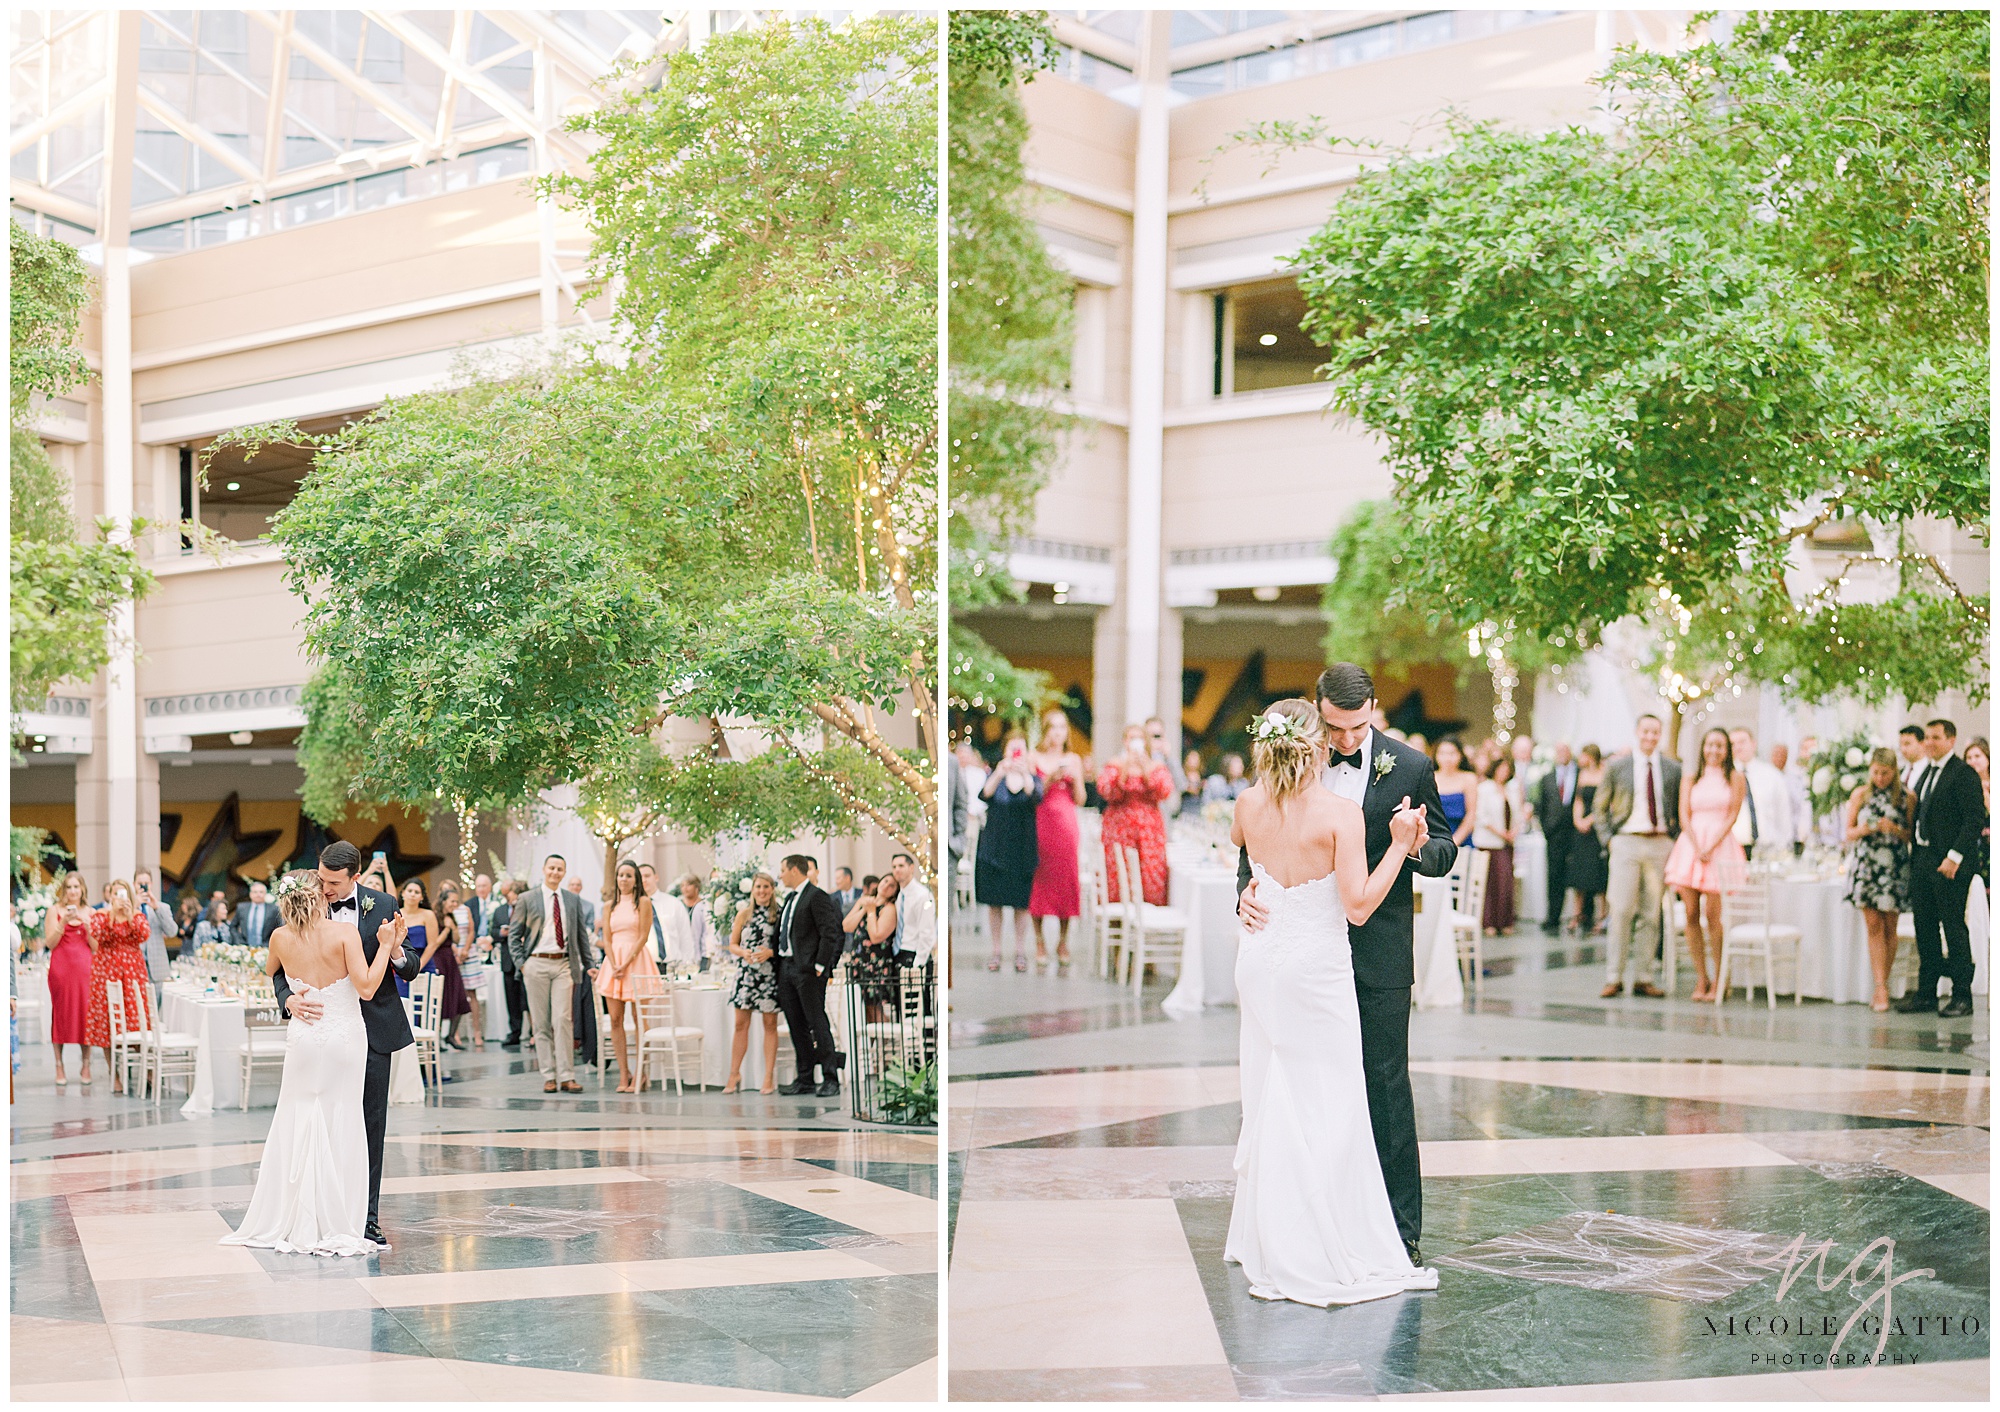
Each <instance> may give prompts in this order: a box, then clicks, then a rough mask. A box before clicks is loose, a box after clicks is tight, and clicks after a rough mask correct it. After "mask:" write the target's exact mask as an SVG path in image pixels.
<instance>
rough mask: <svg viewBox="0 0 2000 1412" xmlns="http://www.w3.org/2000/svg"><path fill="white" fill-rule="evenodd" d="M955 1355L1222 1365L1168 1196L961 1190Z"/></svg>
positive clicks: (1051, 1363) (956, 1361) (1005, 1362)
mask: <svg viewBox="0 0 2000 1412" xmlns="http://www.w3.org/2000/svg"><path fill="white" fill-rule="evenodd" d="M950 1287H951V1296H950V1298H951V1323H950V1330H951V1335H950V1336H951V1350H950V1356H949V1363H950V1366H951V1367H952V1368H953V1369H954V1370H958V1369H982V1368H983V1369H998V1368H1006V1369H1034V1368H1135V1367H1167V1366H1179V1365H1188V1364H1226V1363H1227V1361H1228V1360H1227V1358H1226V1357H1225V1355H1224V1353H1223V1349H1222V1341H1221V1339H1220V1338H1219V1337H1218V1336H1217V1334H1216V1331H1215V1321H1214V1319H1213V1318H1212V1316H1211V1315H1210V1314H1209V1309H1208V1300H1207V1297H1206V1295H1205V1294H1204V1293H1203V1290H1202V1285H1201V1277H1200V1275H1199V1273H1198V1272H1197V1270H1196V1268H1195V1263H1194V1255H1193V1252H1191V1251H1190V1250H1189V1249H1188V1245H1187V1237H1186V1235H1185V1234H1184V1233H1183V1231H1182V1229H1181V1224H1180V1218H1179V1215H1178V1213H1177V1212H1176V1210H1175V1208H1174V1204H1173V1203H1172V1202H1171V1201H1165V1200H1152V1201H984V1202H975V1201H966V1202H962V1203H961V1204H960V1206H959V1215H958V1230H957V1240H956V1242H955V1244H954V1247H953V1254H952V1267H951V1275H950Z"/></svg>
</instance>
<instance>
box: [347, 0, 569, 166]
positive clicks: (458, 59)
mask: <svg viewBox="0 0 2000 1412" xmlns="http://www.w3.org/2000/svg"><path fill="white" fill-rule="evenodd" d="M363 13H365V14H366V15H367V16H368V19H369V21H370V22H371V23H374V24H379V25H381V26H382V27H383V28H384V29H386V30H388V31H389V32H390V33H391V34H393V35H395V36H396V37H397V38H398V39H400V40H402V41H403V42H404V43H405V44H407V45H409V46H410V47H411V48H412V49H414V50H416V51H417V52H418V53H419V54H422V55H423V56H424V57H425V58H426V59H429V60H430V61H431V62H432V63H434V64H436V65H437V66H438V67H439V68H441V69H443V70H444V71H445V72H446V74H448V75H451V76H455V77H456V78H457V80H458V82H459V84H460V86H462V87H464V88H466V89H467V90H469V91H470V92H472V93H476V94H477V95H479V97H481V98H482V99H484V100H485V101H486V102H487V103H489V104H491V105H492V107H493V110H494V111H495V112H497V113H500V114H501V115H502V116H504V117H507V118H510V119H512V120H513V121H515V122H517V123H519V124H520V125H521V127H522V128H523V129H524V130H525V131H527V132H531V133H533V132H539V131H540V125H539V124H537V123H536V122H535V119H534V116H533V115H532V114H530V113H529V112H528V111H527V110H526V109H525V108H523V107H522V106H521V105H520V104H519V103H518V102H516V101H515V100H514V96H513V95H512V94H511V93H509V92H507V90H506V89H504V88H502V87H501V86H500V85H499V84H497V83H495V82H494V81H493V80H492V79H491V78H489V77H488V76H487V75H485V74H483V73H481V72H480V71H479V70H478V69H475V68H473V67H472V66H471V65H469V64H467V63H466V62H465V59H464V58H463V56H462V55H458V54H452V53H449V52H447V51H445V50H443V49H440V48H438V45H437V41H436V40H434V39H432V38H431V37H430V36H429V35H428V34H425V33H424V32H423V31H422V30H420V29H418V28H417V27H416V26H415V25H413V24H410V23H409V22H408V21H407V20H405V19H404V18H403V17H402V16H400V15H393V14H389V13H388V12H386V11H382V10H367V11H364V12H363ZM460 13H465V14H467V15H468V26H469V23H470V21H469V14H470V12H460ZM457 37H458V36H457V30H456V28H455V27H454V30H453V35H452V38H453V42H454V44H456V41H457ZM550 140H551V141H554V142H556V143H557V144H558V145H559V146H561V147H563V149H564V150H565V151H567V152H569V153H570V154H571V155H572V156H581V155H582V153H581V151H580V150H579V149H577V148H576V146H575V144H573V143H567V142H563V141H562V140H561V139H560V138H559V137H558V136H557V135H556V134H555V133H551V134H550Z"/></svg>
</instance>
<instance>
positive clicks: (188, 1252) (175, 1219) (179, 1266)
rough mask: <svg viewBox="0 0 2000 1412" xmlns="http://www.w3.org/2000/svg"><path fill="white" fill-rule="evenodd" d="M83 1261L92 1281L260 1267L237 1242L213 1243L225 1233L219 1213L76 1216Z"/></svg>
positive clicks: (258, 1269)
mask: <svg viewBox="0 0 2000 1412" xmlns="http://www.w3.org/2000/svg"><path fill="white" fill-rule="evenodd" d="M72 1219H73V1220H74V1221H75V1224H76V1234H77V1239H78V1241H79V1243H80V1244H81V1245H82V1247H83V1258H84V1263H85V1264H87V1265H88V1266H89V1267H90V1275H91V1278H92V1279H94V1280H132V1279H164V1278H167V1277H169V1276H177V1275H178V1276H187V1275H235V1274H242V1275H252V1274H258V1273H260V1272H261V1271H262V1269H263V1267H262V1266H260V1265H259V1264H258V1263H257V1260H256V1257H255V1256H253V1255H252V1254H251V1253H250V1252H249V1251H248V1250H247V1249H245V1248H244V1247H242V1246H240V1245H221V1244H218V1242H219V1241H221V1239H222V1237H224V1236H226V1235H228V1234H229V1232H230V1226H229V1223H228V1222H227V1221H225V1220H223V1219H222V1214H221V1213H220V1212H218V1211H160V1212H150V1213H147V1214H144V1215H117V1216H110V1215H105V1216H76V1217H73V1218H72Z"/></svg>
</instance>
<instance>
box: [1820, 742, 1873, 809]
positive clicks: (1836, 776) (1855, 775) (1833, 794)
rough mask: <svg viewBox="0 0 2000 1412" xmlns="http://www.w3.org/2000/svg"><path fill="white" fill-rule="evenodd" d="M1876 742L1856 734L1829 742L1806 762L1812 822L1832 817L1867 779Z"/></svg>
mask: <svg viewBox="0 0 2000 1412" xmlns="http://www.w3.org/2000/svg"><path fill="white" fill-rule="evenodd" d="M1874 748H1875V743H1874V742H1873V741H1872V740H1870V739H1869V738H1868V734H1867V732H1865V731H1856V732H1854V733H1853V734H1852V735H1849V736H1847V737H1845V738H1844V739H1841V740H1834V741H1829V742H1827V743H1826V744H1825V745H1823V746H1821V747H1820V748H1819V749H1818V750H1817V751H1815V752H1814V753H1813V757H1812V758H1811V759H1810V760H1808V761H1806V783H1807V784H1808V785H1809V786H1810V799H1809V801H1808V802H1809V803H1810V805H1811V808H1812V814H1813V817H1814V818H1815V819H1823V818H1826V817H1827V816H1828V815H1830V814H1835V813H1838V812H1839V811H1840V809H1841V808H1842V807H1843V806H1845V805H1846V803H1847V799H1848V796H1849V795H1851V794H1853V793H1854V791H1855V790H1856V789H1858V788H1859V787H1860V786H1861V784H1862V782H1863V781H1865V780H1866V779H1867V778H1868V774H1867V769H1866V766H1867V764H1868V757H1869V754H1870V752H1871V751H1873V750H1874Z"/></svg>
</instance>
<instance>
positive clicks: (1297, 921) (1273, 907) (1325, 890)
mask: <svg viewBox="0 0 2000 1412" xmlns="http://www.w3.org/2000/svg"><path fill="white" fill-rule="evenodd" d="M1250 872H1251V874H1252V876H1254V877H1255V878H1256V879H1257V900H1258V901H1259V902H1260V903H1262V904H1263V905H1264V909H1265V910H1266V911H1267V912H1268V913H1270V918H1271V919H1270V921H1269V922H1267V923H1266V924H1265V926H1264V930H1263V931H1261V932H1258V933H1257V934H1256V935H1255V936H1248V935H1246V936H1245V937H1244V942H1243V944H1244V945H1247V946H1262V947H1266V948H1268V949H1269V950H1270V951H1271V952H1272V960H1273V962H1274V963H1275V964H1279V965H1282V966H1286V967H1292V966H1298V967H1311V968H1312V969H1313V970H1315V971H1317V970H1321V969H1326V970H1328V971H1329V972H1330V973H1332V974H1351V973H1352V972H1353V970H1354V957H1353V953H1352V952H1350V951H1349V949H1348V942H1347V912H1346V909H1345V908H1344V907H1342V905H1341V901H1340V886H1339V883H1338V880H1337V874H1334V873H1328V874H1327V875H1326V876H1325V877H1319V878H1314V879H1313V880H1312V881H1311V882H1302V883H1296V884H1294V885H1293V886H1291V887H1285V886H1283V885H1282V884H1280V883H1279V882H1278V880H1277V879H1276V878H1273V877H1272V876H1271V874H1270V873H1269V872H1268V871H1267V870H1266V869H1265V867H1264V865H1263V864H1262V863H1252V864H1251V865H1250Z"/></svg>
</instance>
